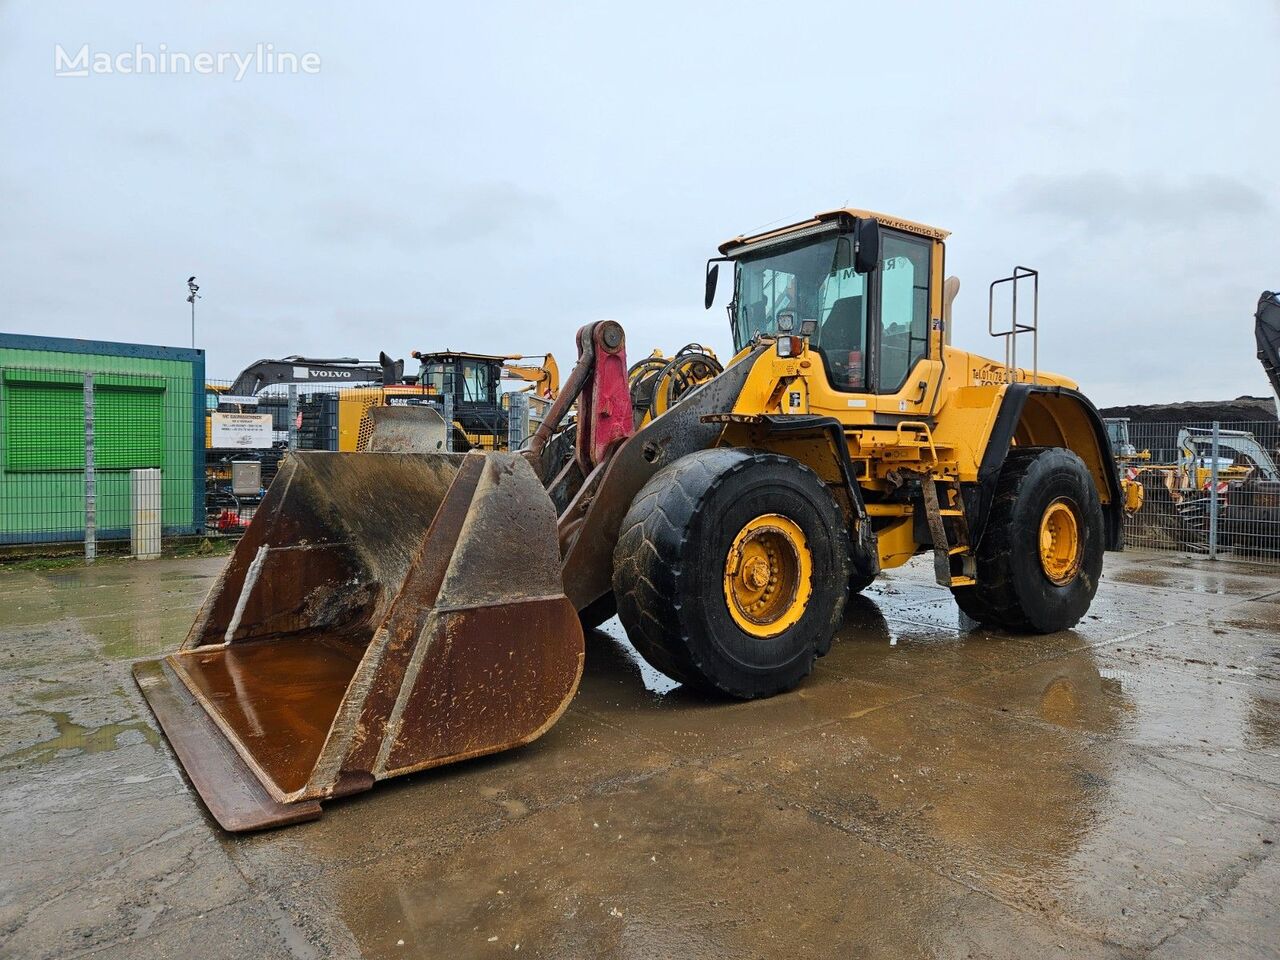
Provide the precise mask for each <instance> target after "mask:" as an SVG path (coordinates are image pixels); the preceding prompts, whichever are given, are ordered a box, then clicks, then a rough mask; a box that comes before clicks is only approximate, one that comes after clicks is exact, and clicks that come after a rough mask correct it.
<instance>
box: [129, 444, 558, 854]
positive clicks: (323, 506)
mask: <svg viewBox="0 0 1280 960" xmlns="http://www.w3.org/2000/svg"><path fill="white" fill-rule="evenodd" d="M582 656H583V639H582V628H581V626H580V624H579V621H578V617H577V613H576V611H575V609H574V607H573V605H572V604H571V603H570V602H569V601H568V600H567V599H566V597H565V595H564V587H563V584H562V582H561V577H560V555H559V549H558V545H557V538H556V516H555V509H554V507H553V506H552V504H551V500H550V498H549V497H548V496H547V494H546V492H545V491H544V490H543V488H542V485H541V484H540V483H539V481H538V478H537V476H536V475H535V474H534V472H533V470H532V469H531V468H530V467H529V465H528V463H527V462H526V461H525V460H524V459H523V458H522V457H520V456H517V455H512V454H501V453H491V454H482V453H469V454H466V455H457V454H405V453H351V454H345V453H320V452H306V453H302V452H299V453H292V454H290V455H289V457H288V458H287V459H286V460H285V461H284V462H283V463H282V464H281V467H280V471H279V473H278V474H277V476H276V478H275V481H274V482H273V483H272V485H271V489H270V490H269V491H268V492H267V495H266V498H265V499H264V500H263V502H262V505H261V507H260V508H259V509H258V512H257V513H256V514H255V515H254V518H253V521H252V523H251V524H250V526H249V528H248V530H247V531H246V532H245V535H244V537H243V538H242V539H241V541H240V543H239V544H238V545H237V547H236V550H235V552H234V553H233V554H232V556H231V559H230V561H229V562H228V564H227V567H226V569H225V570H224V572H223V574H222V576H221V577H220V578H219V580H218V582H217V583H216V584H215V585H214V587H213V589H212V590H211V591H210V593H209V596H208V598H207V599H206V600H205V602H204V606H203V607H202V608H201V610H200V613H199V615H198V616H197V618H196V622H195V624H194V626H193V627H192V628H191V632H190V634H189V635H188V637H187V639H186V641H185V642H184V643H183V644H182V646H181V648H180V649H179V650H178V651H177V652H176V653H174V654H171V655H169V656H167V657H164V658H163V659H161V660H152V661H146V662H142V663H138V664H136V665H135V667H134V675H135V677H136V678H137V681H138V684H139V686H140V687H141V688H142V692H143V694H144V695H145V696H146V698H147V701H148V703H149V704H150V705H151V708H152V710H153V711H154V712H155V715H156V717H157V719H158V720H159V721H160V725H161V727H162V728H163V729H164V732H165V734H166V736H167V737H168V739H169V742H170V743H171V744H172V746H173V748H174V750H175V752H176V753H177V754H178V757H179V759H180V760H181V761H182V764H183V766H184V767H185V768H186V771H187V774H188V775H189V776H190V778H191V781H192V783H193V784H194V785H195V787H196V789H197V790H198V791H199V793H200V796H201V797H202V798H203V800H204V801H205V804H206V806H207V807H208V808H209V811H210V812H211V813H212V814H213V816H214V817H215V818H216V819H217V820H218V822H219V823H220V824H221V825H222V826H223V827H224V828H226V829H228V830H253V829H260V828H263V827H272V826H280V825H283V824H286V823H293V822H297V821H299V820H308V819H313V818H315V817H317V816H319V815H320V803H319V802H320V801H321V800H324V799H327V798H330V797H335V796H343V795H346V794H349V793H354V792H357V791H360V790H366V789H368V788H369V787H370V786H372V785H373V783H374V782H375V781H377V780H381V779H384V778H386V777H393V776H397V775H399V774H402V773H410V772H413V771H415V770H422V769H425V768H427V767H433V766H438V765H441V764H445V763H451V762H453V761H455V760H463V759H466V758H468V757H475V756H480V755H482V754H486V753H493V752H496V751H499V750H505V749H507V748H509V747H514V746H518V745H520V744H524V743H528V742H529V741H531V740H534V739H535V738H537V737H538V736H539V735H541V734H542V733H543V732H545V731H546V730H547V729H548V728H549V727H550V726H551V725H552V724H553V723H554V722H555V720H556V719H557V718H558V717H559V716H560V714H561V713H562V712H563V711H564V709H565V707H566V706H567V705H568V703H569V700H570V699H571V698H572V696H573V694H574V691H575V690H576V689H577V685H578V680H579V678H580V676H581V673H582Z"/></svg>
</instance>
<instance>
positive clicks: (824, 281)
mask: <svg viewBox="0 0 1280 960" xmlns="http://www.w3.org/2000/svg"><path fill="white" fill-rule="evenodd" d="M852 251H853V244H852V242H851V240H850V238H849V236H848V235H846V234H834V233H832V234H828V235H827V236H825V237H814V238H809V239H806V240H804V241H801V242H800V243H797V244H795V245H791V246H787V247H783V248H782V249H777V248H774V249H773V250H770V251H761V253H760V254H759V255H757V256H754V257H752V256H744V257H743V258H741V259H740V260H738V262H737V264H736V271H735V285H734V303H733V347H734V350H735V351H737V350H741V349H742V348H743V347H745V346H746V345H747V344H748V343H750V342H751V340H752V339H753V338H754V337H757V336H759V335H760V334H774V333H777V331H778V315H779V314H780V313H792V314H794V321H795V326H794V329H796V330H799V328H800V324H801V322H803V321H805V320H816V321H817V327H816V330H815V332H814V334H813V336H812V337H810V340H809V342H810V344H811V345H812V346H813V347H814V348H815V349H816V350H818V351H819V353H821V354H822V355H823V359H824V361H825V362H826V365H827V371H828V374H829V375H830V377H831V379H832V382H833V384H834V385H835V386H836V387H837V388H838V389H845V390H856V389H862V388H863V387H864V384H865V356H864V355H865V351H864V349H863V344H864V343H865V341H866V328H867V324H866V318H867V312H866V303H867V299H866V295H865V294H866V280H867V278H866V275H865V274H860V273H856V272H855V271H854V269H853V265H852V260H853V254H852Z"/></svg>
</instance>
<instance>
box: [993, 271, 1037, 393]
mask: <svg viewBox="0 0 1280 960" xmlns="http://www.w3.org/2000/svg"><path fill="white" fill-rule="evenodd" d="M1023 280H1030V281H1031V322H1030V323H1024V322H1023V321H1022V320H1021V319H1020V318H1019V316H1018V286H1019V283H1020V282H1021V281H1023ZM1006 283H1007V284H1009V285H1010V299H1011V309H1010V317H1009V319H1010V324H1009V329H1007V330H997V329H996V287H999V286H1002V285H1003V284H1006ZM1024 302H1025V301H1024ZM1039 326H1040V271H1039V270H1032V269H1031V268H1030V267H1021V266H1019V267H1014V268H1013V273H1012V275H1010V276H1007V277H1002V278H1001V279H999V280H993V281H991V286H990V287H989V288H988V289H987V332H988V333H989V334H991V336H993V337H997V338H1003V339H1004V369H1005V377H1006V381H1007V382H1008V383H1013V382H1014V381H1015V380H1017V378H1018V374H1017V371H1018V337H1019V336H1021V335H1022V334H1024V333H1029V334H1031V382H1032V383H1036V382H1038V379H1039V369H1040V331H1039Z"/></svg>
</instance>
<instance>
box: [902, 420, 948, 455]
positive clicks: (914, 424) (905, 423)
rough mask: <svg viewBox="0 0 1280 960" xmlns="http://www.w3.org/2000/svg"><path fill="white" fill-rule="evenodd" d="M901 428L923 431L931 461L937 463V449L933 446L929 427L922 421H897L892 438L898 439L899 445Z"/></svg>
mask: <svg viewBox="0 0 1280 960" xmlns="http://www.w3.org/2000/svg"><path fill="white" fill-rule="evenodd" d="M903 427H912V428H913V429H916V430H923V431H924V436H925V439H926V440H928V441H929V453H930V454H932V456H933V459H934V460H935V461H937V459H938V448H937V447H936V446H935V445H934V442H933V430H932V429H931V428H930V427H929V425H928V424H927V423H925V422H924V421H923V420H899V421H898V426H897V429H896V430H894V436H895V437H896V438H897V439H898V442H899V443H901V442H902V428H903Z"/></svg>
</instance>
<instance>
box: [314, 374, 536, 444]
mask: <svg viewBox="0 0 1280 960" xmlns="http://www.w3.org/2000/svg"><path fill="white" fill-rule="evenodd" d="M410 356H411V357H413V358H414V359H416V360H418V361H419V362H420V367H419V370H418V374H417V376H406V377H403V378H402V379H401V382H400V383H399V384H397V385H395V386H385V387H382V388H380V389H373V390H349V391H343V392H342V393H341V394H340V395H338V396H337V397H335V398H333V399H330V400H324V399H321V400H319V401H317V402H323V403H328V404H330V405H331V406H332V407H333V409H334V413H333V414H332V419H333V421H334V422H336V427H335V428H334V429H333V430H332V434H333V440H332V441H331V445H330V446H329V447H328V448H327V449H330V450H339V451H352V450H365V449H368V444H369V441H370V438H371V437H372V436H373V435H374V432H375V430H374V422H373V421H374V419H375V418H376V417H378V416H379V415H380V414H379V413H376V412H375V411H377V410H378V408H380V407H415V408H427V409H431V410H434V411H435V413H436V414H438V415H439V417H440V418H444V419H450V420H451V423H452V428H451V429H448V430H447V431H446V433H447V435H448V439H447V441H446V443H445V444H444V445H442V446H441V447H440V449H441V450H442V451H444V450H449V451H452V452H455V453H465V452H466V451H468V450H473V449H480V450H505V449H506V448H507V445H508V438H509V436H510V419H509V412H510V403H511V402H510V398H509V394H510V393H522V394H524V395H526V396H527V398H528V401H529V410H530V413H531V415H532V418H533V419H534V420H536V419H537V418H539V417H540V416H541V415H542V414H543V412H544V411H545V410H546V409H547V407H548V406H549V405H550V404H551V401H552V398H554V397H555V395H556V392H557V391H558V390H559V389H560V370H559V367H558V366H557V365H556V359H555V357H554V356H552V355H551V354H549V353H547V354H542V355H541V356H536V357H535V356H525V355H521V354H485V353H467V352H460V351H453V350H443V351H437V352H433V353H425V352H422V351H419V350H414V351H413V352H412V353H411V354H410ZM520 360H538V361H540V362H537V363H518V362H517V361H520ZM504 380H521V381H524V382H525V383H526V386H525V387H523V388H520V389H518V390H513V391H507V390H504V389H503V387H502V381H504ZM446 398H447V399H446ZM381 415H382V416H385V414H381ZM411 416H412V415H402V417H401V419H402V420H404V421H405V422H406V423H408V418H409V417H411ZM431 429H433V430H434V426H432V428H431ZM433 435H434V434H433Z"/></svg>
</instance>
